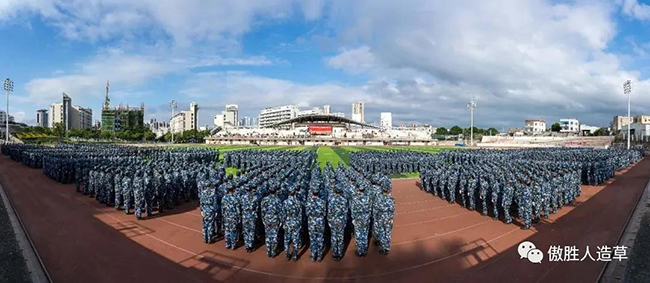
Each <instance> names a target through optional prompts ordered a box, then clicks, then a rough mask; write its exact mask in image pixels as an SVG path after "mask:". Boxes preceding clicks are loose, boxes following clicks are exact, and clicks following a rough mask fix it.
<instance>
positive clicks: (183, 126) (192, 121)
mask: <svg viewBox="0 0 650 283" xmlns="http://www.w3.org/2000/svg"><path fill="white" fill-rule="evenodd" d="M169 125H170V129H171V131H172V132H174V133H182V132H184V131H189V130H198V129H199V105H198V104H196V103H194V102H192V103H190V110H187V111H180V112H178V113H176V114H175V115H174V117H172V119H171V121H170V122H169Z"/></svg>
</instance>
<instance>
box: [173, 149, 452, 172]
mask: <svg viewBox="0 0 650 283" xmlns="http://www.w3.org/2000/svg"><path fill="white" fill-rule="evenodd" d="M169 147H179V148H182V147H206V148H213V149H218V150H219V153H221V154H220V155H219V161H223V153H225V152H228V151H233V150H243V149H258V150H313V151H316V152H317V153H318V159H317V161H318V166H320V168H324V167H325V165H326V164H327V162H330V163H331V164H332V166H334V168H336V167H337V166H338V164H339V162H340V163H341V164H343V165H344V166H350V154H351V153H353V152H358V151H367V150H377V151H388V150H412V151H418V152H425V153H431V154H437V153H439V152H441V151H443V150H453V149H458V148H457V147H440V146H427V147H425V146H319V147H315V146H286V145H263V146H256V145H205V144H195V145H194V144H193V145H171V146H169ZM236 170H237V169H236V168H233V167H229V168H226V172H227V173H228V174H231V173H235V172H237V171H236ZM419 176H420V174H419V173H418V172H413V173H405V174H393V175H391V176H390V177H391V178H393V179H401V178H417V177H419Z"/></svg>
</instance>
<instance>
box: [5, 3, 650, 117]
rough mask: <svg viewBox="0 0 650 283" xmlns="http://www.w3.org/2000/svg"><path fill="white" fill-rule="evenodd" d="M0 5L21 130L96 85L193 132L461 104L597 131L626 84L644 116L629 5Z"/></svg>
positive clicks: (427, 113) (645, 12) (84, 99)
mask: <svg viewBox="0 0 650 283" xmlns="http://www.w3.org/2000/svg"><path fill="white" fill-rule="evenodd" d="M8 3H9V4H8V5H6V6H3V7H2V8H0V36H2V37H3V38H5V39H7V40H5V41H4V43H3V46H2V47H0V51H2V52H0V60H2V61H3V62H5V64H2V66H0V76H2V77H10V78H12V79H13V80H14V81H15V89H14V92H13V93H12V96H11V103H10V114H11V115H13V116H15V119H16V121H19V122H26V123H28V124H35V122H36V121H35V119H36V110H37V109H43V108H47V107H48V105H49V104H51V103H53V102H54V101H56V100H57V97H59V96H60V95H61V93H62V92H66V93H67V94H68V95H70V96H72V97H75V101H76V103H77V104H78V105H83V106H85V107H90V108H92V110H93V112H94V113H95V116H96V115H97V113H101V107H102V102H103V99H102V98H103V95H104V85H105V82H106V80H110V81H111V87H112V94H113V98H112V99H113V101H115V102H121V103H123V104H129V105H140V102H144V103H145V105H146V114H145V115H146V116H145V120H146V121H148V120H150V119H154V118H155V119H157V120H168V119H169V109H168V103H169V101H171V100H172V99H175V100H176V101H177V102H178V105H179V109H178V110H179V111H181V110H187V109H184V108H182V107H188V106H189V103H190V102H192V101H195V102H196V103H198V104H199V105H201V111H200V117H199V120H200V121H201V124H205V123H206V122H208V121H211V120H212V118H213V117H214V115H216V114H217V113H219V112H220V111H221V110H222V109H223V108H224V107H225V105H226V104H237V105H240V107H241V111H240V112H241V113H240V116H241V117H246V116H248V117H255V116H257V115H258V113H259V111H260V110H261V109H263V108H265V107H275V106H281V105H288V104H295V105H298V106H299V107H300V108H304V109H309V108H312V107H322V106H323V105H331V108H332V111H333V112H344V113H346V114H348V113H349V108H350V104H351V103H352V102H354V101H364V102H365V106H366V114H365V117H366V118H365V120H366V122H369V123H374V124H377V123H378V122H379V117H380V112H391V113H392V119H393V123H394V124H409V123H411V122H420V123H428V124H431V125H435V126H438V125H439V126H450V125H460V126H469V113H468V111H467V109H466V107H465V105H466V103H467V102H468V101H469V100H470V98H471V97H476V100H477V101H478V102H479V103H480V105H481V107H480V108H477V110H476V123H477V124H476V126H478V127H489V126H494V127H496V128H502V127H506V128H509V127H520V126H521V123H522V121H523V120H525V119H528V118H531V117H540V118H543V119H546V120H549V121H556V120H559V119H560V118H566V117H576V118H578V119H579V120H580V121H584V122H585V123H587V124H590V125H608V124H609V121H610V120H611V117H613V116H616V115H623V114H625V112H626V108H625V107H626V105H625V103H626V97H625V96H624V95H623V93H622V88H621V85H622V83H623V82H624V81H625V80H627V79H631V80H632V81H633V92H632V115H633V116H634V115H638V114H643V111H642V109H647V108H649V107H650V95H648V94H650V93H649V92H648V89H650V88H649V86H650V81H648V77H649V76H650V69H648V68H647V67H645V66H646V65H647V63H648V62H649V61H650V56H649V55H648V54H650V53H649V52H650V34H649V33H647V32H645V31H647V30H648V27H649V24H650V6H649V5H648V3H647V2H639V1H636V0H625V1H612V3H610V2H604V1H590V2H584V1H577V2H571V1H568V2H560V3H558V2H553V1H533V0H531V1H489V2H485V3H483V2H475V1H472V2H468V3H467V5H463V4H461V5H458V4H456V3H449V2H446V1H415V0H413V1H409V2H408V3H397V2H393V1H385V2H382V1H372V2H366V1H355V2H353V3H347V2H340V1H327V0H322V1H320V0H318V1H316V0H314V1H300V2H297V1H290V0H286V1H284V0H279V1H264V2H263V3H257V2H251V3H248V2H247V1H243V2H242V3H241V5H242V7H245V8H242V9H237V8H236V7H235V6H237V5H233V4H232V3H230V2H229V1H199V0H197V1H189V2H188V3H184V4H183V6H184V7H186V9H178V7H176V6H175V5H180V4H179V3H178V2H175V1H162V2H160V3H158V2H156V3H154V2H147V1H144V2H141V3H123V2H121V1H116V0H105V1H102V3H101V5H100V4H95V3H86V2H78V0H72V1H66V2H60V1H56V0H50V1H36V2H34V1H10V2H8ZM81 3H83V4H81ZM504 7H507V8H504ZM369 8H372V9H369ZM423 11H425V12H423ZM431 18H435V19H436V20H435V21H433V22H432V21H430V19H431ZM434 22H435V24H434ZM386 23H390V25H387V24H386ZM486 26H489V27H490V28H489V29H488V28H485V27H486ZM43 50H47V52H43ZM93 120H99V119H98V118H97V117H94V118H93Z"/></svg>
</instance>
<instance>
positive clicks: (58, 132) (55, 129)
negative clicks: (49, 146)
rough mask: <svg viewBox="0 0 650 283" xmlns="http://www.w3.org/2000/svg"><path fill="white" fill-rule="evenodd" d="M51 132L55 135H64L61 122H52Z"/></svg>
mask: <svg viewBox="0 0 650 283" xmlns="http://www.w3.org/2000/svg"><path fill="white" fill-rule="evenodd" d="M52 134H54V135H55V136H57V137H60V138H62V137H64V136H65V128H63V124H61V123H54V127H53V128H52Z"/></svg>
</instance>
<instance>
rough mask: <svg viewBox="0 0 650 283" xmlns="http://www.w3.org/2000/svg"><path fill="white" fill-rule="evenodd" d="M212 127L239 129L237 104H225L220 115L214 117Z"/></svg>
mask: <svg viewBox="0 0 650 283" xmlns="http://www.w3.org/2000/svg"><path fill="white" fill-rule="evenodd" d="M214 126H215V127H221V128H224V129H234V128H238V127H239V106H237V104H226V109H225V110H224V111H221V114H217V115H215V116H214Z"/></svg>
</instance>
